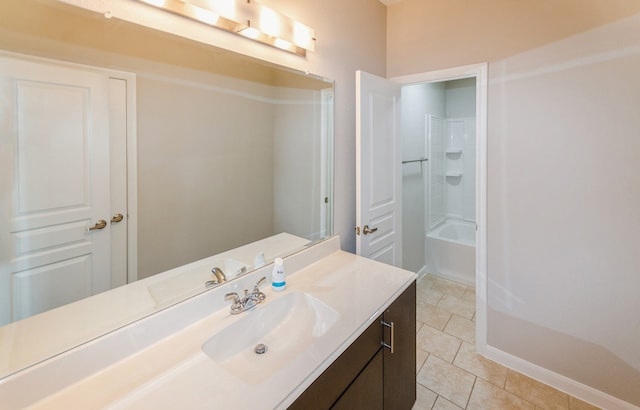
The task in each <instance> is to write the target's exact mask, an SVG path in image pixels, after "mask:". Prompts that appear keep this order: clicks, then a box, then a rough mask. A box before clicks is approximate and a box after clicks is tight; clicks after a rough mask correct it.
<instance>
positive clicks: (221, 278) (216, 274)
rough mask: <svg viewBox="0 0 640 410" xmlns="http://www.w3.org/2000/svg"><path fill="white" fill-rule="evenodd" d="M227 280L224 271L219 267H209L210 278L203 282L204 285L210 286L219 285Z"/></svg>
mask: <svg viewBox="0 0 640 410" xmlns="http://www.w3.org/2000/svg"><path fill="white" fill-rule="evenodd" d="M226 281H227V277H226V276H225V275H224V272H223V271H222V269H220V268H219V267H217V266H216V267H214V268H213V269H211V280H208V281H207V282H205V286H206V287H208V288H210V287H212V286H215V285H219V284H221V283H224V282H226Z"/></svg>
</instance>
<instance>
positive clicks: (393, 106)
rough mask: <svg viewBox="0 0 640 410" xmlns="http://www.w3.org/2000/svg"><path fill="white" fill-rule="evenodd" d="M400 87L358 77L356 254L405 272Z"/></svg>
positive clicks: (367, 76)
mask: <svg viewBox="0 0 640 410" xmlns="http://www.w3.org/2000/svg"><path fill="white" fill-rule="evenodd" d="M401 143H402V141H401V135H400V85H399V84H396V83H393V82H391V81H388V80H386V79H384V78H380V77H376V76H374V75H372V74H369V73H366V72H363V71H357V72H356V253H357V254H358V255H361V256H365V257H367V258H371V259H375V260H378V261H380V262H384V263H387V264H389V265H394V266H398V267H402V146H401Z"/></svg>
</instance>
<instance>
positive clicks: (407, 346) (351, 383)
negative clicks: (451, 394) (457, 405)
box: [289, 282, 416, 410]
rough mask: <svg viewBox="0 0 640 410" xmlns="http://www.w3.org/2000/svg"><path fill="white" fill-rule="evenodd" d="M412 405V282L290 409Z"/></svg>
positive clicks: (413, 299) (413, 339)
mask: <svg viewBox="0 0 640 410" xmlns="http://www.w3.org/2000/svg"><path fill="white" fill-rule="evenodd" d="M392 330H393V332H392ZM392 347H393V353H392V352H391V348H392ZM415 400H416V283H415V282H413V283H412V284H411V285H410V286H409V287H408V288H407V289H406V290H405V291H404V292H403V293H402V294H401V295H400V296H399V297H398V298H397V299H396V300H395V301H394V302H393V303H392V304H391V305H390V306H389V308H388V309H387V310H385V312H384V313H383V314H382V315H380V316H379V317H378V319H377V320H376V321H374V322H373V323H372V324H371V325H370V326H369V327H368V328H367V330H365V331H364V332H363V333H362V334H361V335H360V337H358V339H356V341H355V342H353V343H352V344H351V346H349V347H348V348H347V350H345V351H344V353H342V355H340V357H339V358H338V359H336V360H335V361H334V362H333V363H332V364H331V366H329V367H328V368H327V370H325V371H324V372H323V373H322V374H321V375H320V376H319V377H318V378H317V379H316V381H315V382H313V384H312V385H311V386H309V387H308V388H307V390H305V391H304V392H303V393H302V395H300V397H298V399H296V401H295V402H294V403H293V404H292V405H291V406H290V407H289V408H290V409H304V410H308V409H318V410H320V409H356V408H357V409H360V408H362V409H394V410H395V409H398V410H405V409H406V410H409V409H411V407H412V406H413V404H414V402H415Z"/></svg>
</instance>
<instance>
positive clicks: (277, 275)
mask: <svg viewBox="0 0 640 410" xmlns="http://www.w3.org/2000/svg"><path fill="white" fill-rule="evenodd" d="M271 287H272V288H273V290H275V291H276V292H280V291H282V290H285V289H286V288H287V281H286V278H285V273H284V261H283V260H282V258H276V259H275V260H274V261H273V271H272V272H271Z"/></svg>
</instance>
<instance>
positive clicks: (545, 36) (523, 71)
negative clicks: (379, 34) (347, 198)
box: [388, 0, 640, 408]
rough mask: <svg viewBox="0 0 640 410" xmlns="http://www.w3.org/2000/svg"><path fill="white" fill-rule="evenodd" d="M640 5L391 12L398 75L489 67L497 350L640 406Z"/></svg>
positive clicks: (511, 5)
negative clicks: (483, 64) (479, 65)
mask: <svg viewBox="0 0 640 410" xmlns="http://www.w3.org/2000/svg"><path fill="white" fill-rule="evenodd" d="M639 11H640V3H639V2H629V1H596V0H589V1H585V0H580V1H562V2H533V1H531V2H524V1H518V2H515V1H510V0H504V1H482V2H480V1H478V2H469V1H465V2H462V1H458V0H454V1H446V2H445V1H425V0H406V1H403V2H400V3H398V4H396V5H393V6H391V7H390V8H389V11H388V13H389V15H388V30H389V31H388V74H389V75H390V76H396V75H406V74H413V73H419V72H425V71H429V70H433V69H440V68H446V67H453V66H458V65H464V64H471V63H476V62H482V61H488V62H489V93H488V94H489V100H488V104H489V105H488V115H489V118H488V124H489V125H488V170H487V174H488V181H487V184H488V204H487V205H488V226H487V230H488V244H487V248H488V271H487V275H488V304H489V306H488V318H487V319H488V344H489V346H491V347H494V348H497V349H498V350H499V351H501V352H506V353H508V354H509V355H512V356H506V355H502V356H500V357H501V358H503V359H505V360H511V361H510V362H509V364H510V365H517V366H524V368H525V369H526V370H528V371H530V372H532V373H536V374H535V375H536V377H543V378H544V377H550V375H549V373H548V372H546V373H545V371H540V369H536V368H535V367H532V366H526V365H524V364H523V362H520V361H518V359H523V360H525V361H527V362H529V363H533V364H535V365H538V366H541V368H542V369H547V370H550V371H552V372H555V374H559V375H562V376H566V377H568V378H569V379H571V380H574V381H577V382H578V383H580V384H581V385H586V386H589V387H592V388H594V389H597V390H599V391H601V392H604V393H606V394H608V395H609V396H602V395H598V394H594V393H593V391H591V390H589V389H583V388H582V387H580V386H581V385H579V384H577V383H574V384H572V382H570V381H569V382H567V381H566V380H564V379H561V378H555V379H553V381H555V382H559V383H560V382H561V383H563V385H562V387H563V388H575V389H577V390H574V391H579V392H581V393H583V398H585V399H588V400H592V401H593V400H605V401H607V400H608V401H607V403H608V404H609V406H608V407H612V408H613V407H617V406H621V404H620V402H618V403H617V404H612V403H616V399H620V400H623V401H626V402H628V403H633V404H635V405H636V406H638V405H640V391H639V390H638V389H637V386H638V385H640V355H639V354H638V348H637V346H640V322H639V321H638V318H637V314H636V312H639V311H640V299H638V297H637V292H636V290H637V289H640V270H639V269H640V265H638V249H640V238H639V237H638V235H637V232H639V231H640V217H639V216H638V211H637V210H638V209H640V191H639V190H638V187H639V186H640V173H638V168H637V164H638V161H639V160H640V139H639V138H638V137H637V135H638V130H639V129H640V120H639V118H640V117H639V116H638V112H639V110H640V79H639V77H638V75H637V73H638V72H640V41H639V40H638V39H639V38H640V14H633V13H638V12H639ZM630 14H631V16H630V17H626V18H622V19H621V17H625V16H628V15H630ZM605 23H609V24H605ZM611 397H613V398H611ZM601 403H603V402H601Z"/></svg>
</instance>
